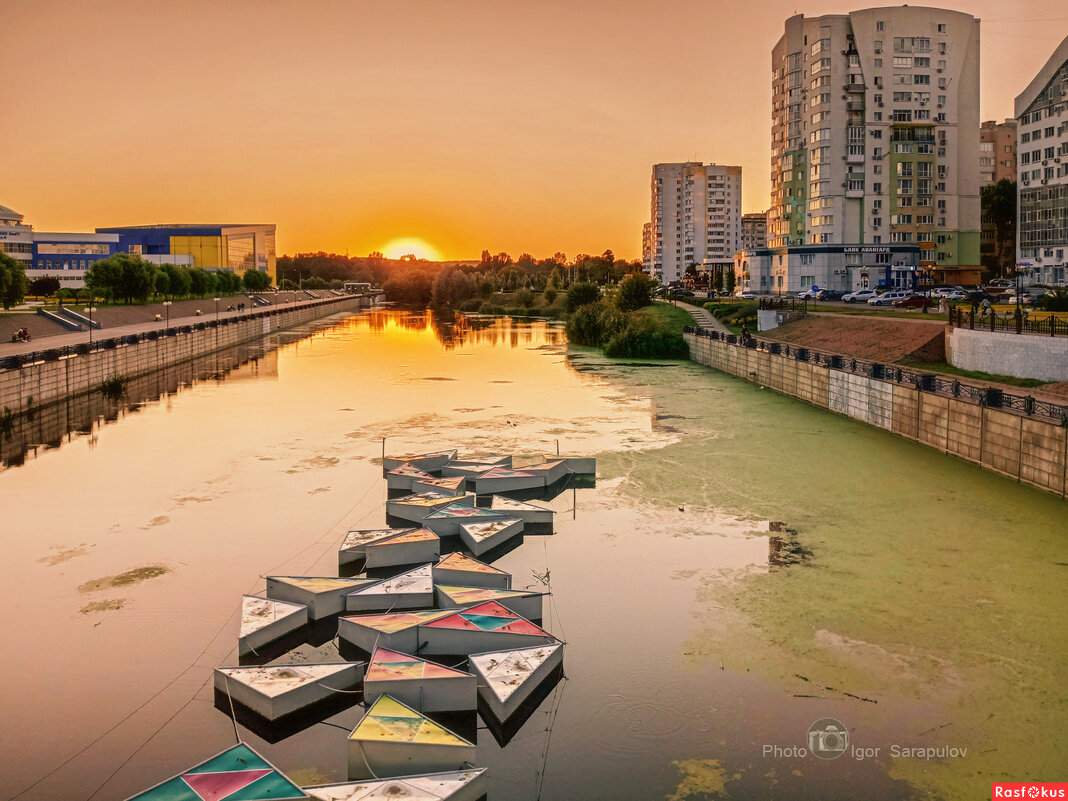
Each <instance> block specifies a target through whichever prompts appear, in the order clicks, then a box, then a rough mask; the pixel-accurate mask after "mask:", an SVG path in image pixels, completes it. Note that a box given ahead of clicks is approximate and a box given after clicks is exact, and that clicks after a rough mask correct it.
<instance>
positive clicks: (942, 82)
mask: <svg viewBox="0 0 1068 801" xmlns="http://www.w3.org/2000/svg"><path fill="white" fill-rule="evenodd" d="M946 86H947V83H946V79H945V78H939V79H938V88H939V89H945V88H946Z"/></svg>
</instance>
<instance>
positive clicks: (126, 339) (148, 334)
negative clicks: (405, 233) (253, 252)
mask: <svg viewBox="0 0 1068 801" xmlns="http://www.w3.org/2000/svg"><path fill="white" fill-rule="evenodd" d="M351 297H352V296H349V297H345V298H326V299H325V300H318V301H308V302H307V303H302V304H301V305H299V306H276V307H273V308H270V309H263V310H262V311H251V312H246V313H245V314H237V315H232V316H230V317H222V318H220V319H218V320H205V321H204V322H202V323H194V324H193V325H182V326H172V327H170V328H157V329H153V330H151V331H142V332H140V333H138V334H126V335H124V336H119V337H106V338H104V339H94V340H93V342H92V343H91V344H90V343H89V342H80V343H78V344H77V345H63V346H61V347H58V348H49V349H47V350H36V351H33V352H32V353H19V354H16V355H14V356H0V370H17V369H18V368H19V367H22V366H23V365H26V364H35V363H37V362H56V361H59V360H60V359H66V358H70V357H71V356H84V355H86V354H88V353H91V352H94V351H100V350H114V349H115V348H117V347H119V346H120V345H136V344H137V343H139V342H152V341H155V340H157V339H163V338H165V337H174V336H178V335H179V334H191V333H192V332H193V331H205V330H207V329H209V328H225V327H226V326H228V325H233V324H234V323H243V322H246V321H248V320H260V319H263V318H264V317H274V316H276V315H279V314H283V313H285V312H288V311H295V310H297V309H309V308H315V307H317V306H328V305H332V304H336V303H341V302H343V301H345V300H350V299H351Z"/></svg>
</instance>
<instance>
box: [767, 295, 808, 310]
mask: <svg viewBox="0 0 1068 801" xmlns="http://www.w3.org/2000/svg"><path fill="white" fill-rule="evenodd" d="M757 308H758V309H760V310H761V311H803V312H807V311H808V298H759V299H758V300H757Z"/></svg>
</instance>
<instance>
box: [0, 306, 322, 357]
mask: <svg viewBox="0 0 1068 801" xmlns="http://www.w3.org/2000/svg"><path fill="white" fill-rule="evenodd" d="M327 299H329V296H324V297H323V298H320V299H319V300H312V299H311V298H308V299H306V300H303V301H293V302H290V303H277V304H271V305H270V306H256V305H253V304H251V303H250V304H249V305H248V307H246V308H245V310H244V311H221V310H220V311H219V315H218V319H220V320H222V319H225V318H227V317H239V316H241V315H243V314H252V313H254V312H258V311H266V310H268V309H286V310H290V309H297V308H300V307H301V306H305V305H311V304H314V303H321V302H322V301H323V300H327ZM214 319H216V317H215V311H214V309H212V310H211V311H210V312H205V313H204V314H201V315H199V316H197V315H193V316H191V317H175V316H173V315H172V316H171V318H170V327H171V328H178V327H180V326H184V325H196V324H197V323H206V322H208V321H210V320H214ZM166 328H167V323H166V321H165V320H160V321H155V320H151V321H148V322H140V323H132V324H130V325H119V326H112V327H108V328H102V329H100V330H97V331H93V332H92V339H93V341H94V342H99V341H100V340H102V339H111V338H112V337H121V336H128V335H130V334H140V333H143V332H145V331H163V330H165V329H166ZM31 333H32V329H31ZM89 337H90V332H88V331H72V332H71V333H69V334H55V335H52V336H47V337H41V338H40V339H36V338H35V339H33V340H31V341H29V342H0V356H17V355H20V354H23V353H33V352H35V351H41V350H50V349H52V348H61V347H63V346H65V345H80V344H82V343H83V342H88V341H89Z"/></svg>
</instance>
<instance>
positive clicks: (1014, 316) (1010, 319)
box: [949, 306, 1068, 337]
mask: <svg viewBox="0 0 1068 801" xmlns="http://www.w3.org/2000/svg"><path fill="white" fill-rule="evenodd" d="M949 324H950V325H952V326H954V327H955V328H970V329H973V330H977V331H1003V332H1007V333H1009V334H1045V335H1046V336H1050V337H1057V336H1060V337H1063V336H1068V320H1058V319H1057V317H1056V316H1055V315H1054V314H1052V313H1050V315H1049V317H1047V318H1045V319H1034V318H1033V317H1032V316H1031V314H1030V312H1029V311H1028V310H1027V309H1023V308H1020V307H1017V308H1016V309H1015V310H1014V311H1011V312H1005V313H1004V314H998V313H997V312H996V311H994V310H993V309H982V308H980V309H967V308H965V307H963V306H952V307H950V309H949Z"/></svg>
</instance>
